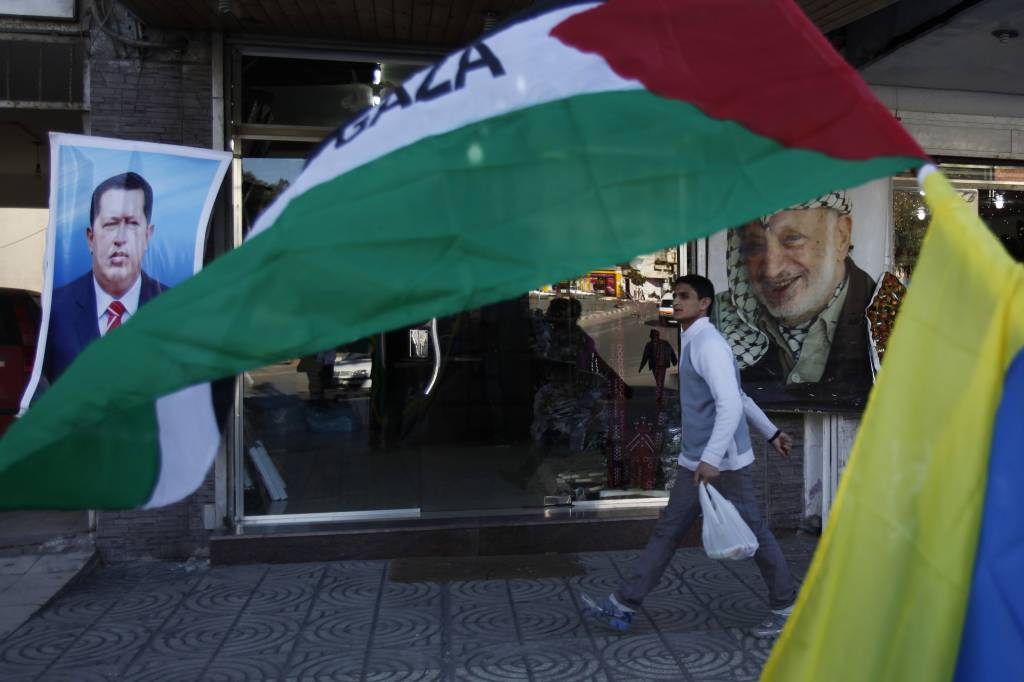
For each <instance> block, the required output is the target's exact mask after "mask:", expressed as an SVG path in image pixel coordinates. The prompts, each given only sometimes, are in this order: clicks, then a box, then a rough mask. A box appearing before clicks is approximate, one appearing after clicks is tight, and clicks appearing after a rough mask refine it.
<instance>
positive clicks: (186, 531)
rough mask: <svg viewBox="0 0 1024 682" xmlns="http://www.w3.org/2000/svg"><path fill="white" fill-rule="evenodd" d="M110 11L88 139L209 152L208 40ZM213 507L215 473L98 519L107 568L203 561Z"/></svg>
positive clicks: (92, 75) (92, 91)
mask: <svg viewBox="0 0 1024 682" xmlns="http://www.w3.org/2000/svg"><path fill="white" fill-rule="evenodd" d="M111 7H113V8H114V11H113V12H112V13H111V16H110V17H108V18H107V20H106V24H105V25H106V27H107V28H108V29H109V30H111V31H114V32H116V33H117V34H118V35H119V36H122V37H123V38H125V40H119V39H117V38H113V37H111V36H110V34H109V33H107V32H105V31H103V30H101V29H100V27H99V26H98V25H97V22H95V21H94V22H92V26H91V30H90V35H89V40H90V50H89V55H90V56H89V65H88V68H89V81H88V83H89V99H90V133H91V134H92V135H96V136H100V137H116V138H121V139H126V140H142V141H146V142H161V143H166V144H182V145H188V146H193V147H203V148H207V149H208V148H210V146H211V143H212V140H213V131H212V120H213V112H212V109H211V107H212V84H211V81H212V71H211V48H210V46H211V38H210V36H209V35H208V34H204V33H181V32H161V31H152V30H149V29H147V28H146V27H144V26H141V25H140V24H139V23H138V22H137V21H135V20H134V18H133V17H132V16H131V15H130V14H128V13H127V12H125V11H124V10H122V9H120V8H119V7H117V6H116V5H113V4H111ZM140 43H149V44H150V45H148V46H142V45H141V44H140ZM154 45H155V46H154ZM213 502H214V491H213V476H212V473H211V475H210V476H209V477H208V478H207V480H206V482H205V483H204V484H203V485H202V486H201V487H200V489H199V491H198V492H197V493H196V494H194V495H193V496H191V497H190V498H188V499H186V500H185V501H183V502H180V503H178V504H175V505H171V506H169V507H164V508H161V509H155V510H151V511H137V512H117V513H115V512H101V513H100V514H99V515H98V519H97V529H96V546H97V549H99V551H100V553H101V555H102V557H103V558H104V560H106V561H125V560H129V559H136V558H141V557H153V558H160V559H182V558H186V557H188V556H191V555H195V554H204V553H206V552H207V551H208V546H209V531H207V530H205V529H204V527H203V526H204V524H203V508H204V506H205V505H207V504H213Z"/></svg>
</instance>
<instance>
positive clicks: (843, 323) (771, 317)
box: [716, 188, 887, 409]
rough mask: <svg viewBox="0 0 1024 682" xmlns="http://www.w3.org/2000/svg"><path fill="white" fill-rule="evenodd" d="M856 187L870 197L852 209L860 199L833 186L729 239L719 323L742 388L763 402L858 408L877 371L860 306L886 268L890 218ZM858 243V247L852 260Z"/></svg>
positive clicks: (871, 190) (867, 191)
mask: <svg viewBox="0 0 1024 682" xmlns="http://www.w3.org/2000/svg"><path fill="white" fill-rule="evenodd" d="M858 189H860V197H862V198H865V199H866V200H865V201H863V202H861V203H863V204H864V206H863V208H860V209H858V210H857V211H855V197H856V196H857V193H856V192H853V191H848V190H839V191H835V192H830V193H828V194H825V195H822V196H820V197H815V198H813V199H811V200H809V201H806V202H804V203H802V204H798V205H795V206H790V207H787V208H786V209H784V210H781V211H778V212H775V213H773V214H771V215H766V216H761V217H760V218H759V219H756V220H753V221H751V222H749V223H747V224H745V225H741V226H739V227H737V228H735V229H732V230H730V231H729V233H728V235H727V238H726V268H725V269H726V274H727V278H728V285H729V287H728V291H726V292H722V293H720V294H718V297H717V298H718V302H717V305H716V307H717V308H718V312H717V324H718V326H719V329H721V331H722V333H723V335H724V336H725V337H726V338H727V339H728V340H729V342H730V344H731V345H732V347H733V352H734V354H735V356H736V360H737V363H738V364H739V367H740V370H741V377H742V381H743V387H744V390H745V391H746V392H747V393H748V394H749V395H750V396H751V397H753V398H754V399H755V400H756V401H758V402H760V403H764V404H766V405H767V406H770V407H771V406H775V407H792V408H796V409H846V408H849V409H859V408H860V407H862V406H863V405H864V403H865V401H866V399H867V394H868V392H869V390H870V388H871V385H872V381H873V375H872V369H871V368H872V365H871V357H872V356H871V350H870V343H871V341H870V337H869V335H868V320H867V317H866V316H865V310H866V309H867V307H868V305H869V304H870V302H871V299H872V296H873V294H874V292H875V288H876V278H877V277H878V275H879V274H880V273H881V271H882V269H883V262H882V258H881V255H882V253H883V251H884V241H885V239H884V237H885V226H886V224H887V221H886V218H885V215H884V213H881V214H880V215H873V213H875V212H877V211H872V209H876V208H877V207H876V206H874V205H873V204H874V203H877V202H873V201H871V199H872V198H873V197H872V194H873V193H878V192H877V190H878V188H867V189H864V188H858ZM882 191H883V192H884V190H882ZM879 242H883V244H881V245H880V244H879ZM855 243H857V244H860V245H863V246H862V247H861V249H860V250H858V251H856V253H857V256H856V257H855V256H854V248H853V247H854V244H855ZM869 247H870V248H869ZM862 253H863V257H862V256H861V254H862ZM858 261H860V262H858ZM876 261H877V262H876Z"/></svg>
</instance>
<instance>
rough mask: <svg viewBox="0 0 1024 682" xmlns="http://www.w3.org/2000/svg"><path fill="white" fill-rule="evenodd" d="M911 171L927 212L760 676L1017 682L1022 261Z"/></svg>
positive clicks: (1023, 483)
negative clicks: (804, 569)
mask: <svg viewBox="0 0 1024 682" xmlns="http://www.w3.org/2000/svg"><path fill="white" fill-rule="evenodd" d="M919 179H920V180H921V186H922V189H923V191H924V192H925V201H926V202H927V204H928V207H929V209H930V211H931V213H932V216H933V218H932V222H931V225H930V227H929V230H928V234H927V236H926V238H925V243H924V245H923V246H922V251H921V256H920V259H919V261H918V264H917V267H916V268H915V270H914V274H913V281H912V283H911V286H910V289H909V291H908V293H907V296H906V298H905V299H904V301H903V304H902V307H901V309H900V313H899V317H898V319H897V323H896V326H895V329H894V331H893V335H892V338H891V340H890V344H889V348H888V351H887V353H886V357H885V364H884V367H883V368H882V371H881V372H880V374H879V376H878V382H877V384H876V386H875V389H874V391H873V393H872V396H871V399H870V400H869V402H868V407H867V410H866V411H865V414H864V421H863V423H862V426H861V429H860V433H859V434H858V437H857V441H856V444H855V445H854V450H853V453H852V454H851V457H850V462H849V464H848V465H847V468H846V471H845V472H844V474H843V480H842V483H841V485H840V489H839V493H838V495H837V497H836V504H835V506H834V507H833V509H832V513H831V516H830V517H829V522H828V527H827V528H826V531H825V533H824V535H823V536H822V539H821V543H820V545H819V547H818V550H817V553H816V555H815V558H814V561H813V562H812V564H811V568H810V570H809V572H808V575H807V580H806V582H805V583H804V586H803V589H802V590H801V594H800V597H799V599H798V601H797V606H796V609H795V611H794V613H793V615H792V616H791V617H790V620H789V623H788V625H787V627H786V629H785V631H784V632H783V634H782V636H781V637H780V639H779V641H778V643H777V644H776V646H775V649H774V651H773V652H772V655H771V657H770V658H769V660H768V663H767V664H766V666H765V669H764V672H763V674H762V677H761V679H762V681H763V682H782V681H785V682H793V681H795V680H814V681H816V682H817V681H822V680H828V681H829V682H845V681H852V680H871V681H872V682H878V681H883V680H892V681H898V682H914V681H916V680H921V681H924V680H927V681H928V682H932V681H934V680H951V679H955V680H957V682H962V681H964V682H965V681H975V680H985V681H989V680H992V681H995V680H1024V581H1022V580H1021V576H1024V267H1022V266H1021V265H1020V264H1018V263H1016V262H1014V261H1013V259H1012V258H1010V256H1009V255H1008V254H1007V253H1006V251H1005V249H1004V248H1003V247H1002V245H1001V244H1000V243H999V242H998V241H997V240H996V238H995V237H994V236H993V235H992V233H991V232H990V231H989V230H988V228H986V226H985V225H984V224H983V223H982V222H981V220H980V219H979V218H978V216H977V214H976V212H975V211H974V209H972V208H971V207H970V206H968V205H967V204H966V203H965V202H964V201H963V200H962V199H961V198H960V196H959V195H958V194H957V192H956V191H955V190H954V189H953V187H952V186H951V185H950V184H949V182H948V181H947V180H946V178H945V177H943V176H942V174H941V173H939V172H936V171H935V169H934V167H927V168H926V169H922V172H921V173H920V174H919Z"/></svg>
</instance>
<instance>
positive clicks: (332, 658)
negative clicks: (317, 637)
mask: <svg viewBox="0 0 1024 682" xmlns="http://www.w3.org/2000/svg"><path fill="white" fill-rule="evenodd" d="M365 658H366V650H365V649H363V648H359V649H351V648H347V649H346V648H323V649H314V650H309V651H304V652H302V653H300V654H298V655H296V656H294V657H293V658H292V659H291V660H290V662H289V664H288V667H287V668H286V669H285V671H284V677H285V679H287V680H301V681H303V682H305V681H306V680H315V681H316V682H320V681H321V680H331V681H332V682H334V681H337V682H349V681H351V682H357V681H358V680H359V679H360V677H361V676H362V673H363V663H364V660H365Z"/></svg>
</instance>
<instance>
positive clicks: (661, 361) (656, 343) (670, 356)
mask: <svg viewBox="0 0 1024 682" xmlns="http://www.w3.org/2000/svg"><path fill="white" fill-rule="evenodd" d="M670 364H671V365H673V366H674V365H675V364H676V351H675V349H674V348H672V344H671V343H669V342H668V341H666V340H664V339H663V338H661V334H660V333H658V330H657V329H652V330H651V340H650V341H648V342H647V345H646V346H644V356H643V358H641V360H640V369H638V370H637V372H638V373H639V372H642V371H644V365H648V366H649V367H650V368H651V373H652V374H654V384H655V385H656V386H657V387H658V393H657V401H658V402H659V403H660V402H661V396H662V393H663V392H664V390H665V372H666V371H668V368H669V365H670Z"/></svg>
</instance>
